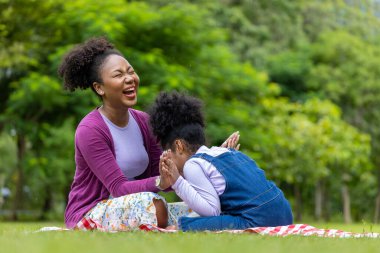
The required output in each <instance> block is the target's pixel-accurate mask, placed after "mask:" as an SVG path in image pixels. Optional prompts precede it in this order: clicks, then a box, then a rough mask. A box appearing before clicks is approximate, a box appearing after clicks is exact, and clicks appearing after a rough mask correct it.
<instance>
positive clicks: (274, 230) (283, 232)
mask: <svg viewBox="0 0 380 253" xmlns="http://www.w3.org/2000/svg"><path fill="white" fill-rule="evenodd" d="M139 229H140V230H143V231H153V232H162V233H176V232H178V230H168V229H162V228H159V227H156V226H153V225H141V226H140V227H139ZM52 230H69V229H63V228H58V227H45V228H42V229H40V230H38V231H37V232H42V231H52ZM76 230H84V231H90V230H98V231H104V232H117V231H106V230H104V229H103V228H102V227H101V226H100V225H99V224H97V223H96V222H94V221H93V220H91V219H82V220H81V221H80V222H79V223H78V225H77V228H76ZM212 233H234V234H242V233H252V234H259V235H267V236H279V237H284V236H289V235H301V236H318V237H336V238H362V237H366V238H380V233H371V232H369V233H352V232H346V231H342V230H338V229H320V228H316V227H313V226H310V225H307V224H293V225H288V226H278V227H256V228H248V229H244V230H222V231H212Z"/></svg>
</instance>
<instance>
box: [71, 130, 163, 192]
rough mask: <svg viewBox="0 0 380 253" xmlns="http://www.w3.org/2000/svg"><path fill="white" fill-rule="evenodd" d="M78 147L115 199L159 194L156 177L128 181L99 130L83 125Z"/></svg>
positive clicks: (77, 138)
mask: <svg viewBox="0 0 380 253" xmlns="http://www.w3.org/2000/svg"><path fill="white" fill-rule="evenodd" d="M75 138H76V146H77V149H78V151H79V152H80V155H81V156H82V157H83V159H84V160H85V162H86V163H87V165H88V167H89V168H90V170H91V171H92V172H93V173H94V174H95V176H96V177H97V178H98V179H99V180H100V181H101V182H102V184H103V185H104V186H105V187H106V188H107V190H108V191H109V192H110V194H111V195H112V196H113V197H119V196H123V195H126V194H131V193H137V192H144V191H150V192H157V191H158V189H157V187H156V186H155V177H151V178H147V179H142V180H136V181H128V180H127V178H126V177H125V176H124V175H123V173H122V172H121V170H120V168H119V166H118V165H117V162H116V159H115V157H114V155H113V153H112V150H111V147H110V145H109V143H107V140H106V137H105V136H104V134H103V133H101V132H100V131H99V130H98V129H96V128H94V127H89V126H85V125H81V126H79V127H78V129H77V132H76V135H75Z"/></svg>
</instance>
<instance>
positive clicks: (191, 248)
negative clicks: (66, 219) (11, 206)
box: [0, 222, 380, 253]
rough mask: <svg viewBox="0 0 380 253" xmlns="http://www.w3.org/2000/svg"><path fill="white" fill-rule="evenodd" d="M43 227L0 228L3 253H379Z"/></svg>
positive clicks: (239, 238) (353, 244)
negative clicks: (48, 230)
mask: <svg viewBox="0 0 380 253" xmlns="http://www.w3.org/2000/svg"><path fill="white" fill-rule="evenodd" d="M311 225H313V226H315V227H318V228H337V229H342V230H346V231H351V232H363V231H364V232H380V226H379V225H376V226H371V225H370V224H354V225H343V224H311ZM44 226H63V224H61V223H4V222H3V223H0V252H2V253H13V252H20V253H21V252H22V253H34V252H36V253H37V252H38V253H45V252H46V253H60V252H65V253H66V252H67V253H71V252H81V253H85V252H91V253H98V252H99V253H100V252H102V253H121V252H133V253H140V252H154V253H158V252H165V253H167V252H192V253H193V252H194V253H196V252H208V253H209V252H218V253H222V252H250V251H252V252H268V253H275V252H291V253H293V252H294V253H297V252H302V253H309V252H334V253H343V252H345V253H346V252H355V253H356V252H378V249H379V246H380V239H368V238H360V239H338V238H318V237H302V236H289V237H285V238H281V237H269V236H260V235H253V234H240V235H237V234H212V233H175V234H163V233H153V232H140V231H137V232H120V233H115V234H111V233H101V232H79V231H59V232H58V231H55V232H41V233H33V232H34V231H36V230H38V229H40V228H41V227H44Z"/></svg>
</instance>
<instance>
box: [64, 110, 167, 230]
mask: <svg viewBox="0 0 380 253" xmlns="http://www.w3.org/2000/svg"><path fill="white" fill-rule="evenodd" d="M129 110H130V112H131V114H132V116H133V117H134V118H135V120H136V121H137V124H138V125H139V127H140V130H141V133H142V136H143V140H144V146H145V148H146V151H147V153H148V156H149V164H148V167H147V168H146V170H145V172H144V173H143V174H142V175H140V176H139V177H138V178H137V179H139V180H136V181H128V180H127V178H126V177H125V176H124V175H123V173H122V172H121V170H120V168H119V166H118V165H117V163H116V159H115V148H114V143H113V140H112V136H111V132H110V130H109V129H108V127H107V125H106V123H105V122H104V120H103V118H102V116H101V115H100V113H99V111H98V110H97V109H95V110H93V111H92V112H90V113H89V114H87V115H86V116H85V117H84V118H83V119H82V121H81V122H80V123H79V125H78V127H77V129H76V133H75V163H76V170H75V176H74V181H73V183H72V185H71V191H70V194H69V199H68V204H67V207H66V211H65V223H66V226H67V227H68V228H73V227H74V226H75V225H76V224H77V223H78V222H79V221H80V220H81V219H82V218H83V216H84V215H85V214H86V213H87V212H88V211H89V210H90V209H91V208H93V207H94V206H95V205H96V204H97V203H99V201H101V200H104V199H107V198H108V197H109V196H110V195H112V196H113V197H120V196H123V195H126V194H131V193H136V192H158V191H159V189H158V188H157V187H156V186H155V176H157V175H159V170H158V164H159V159H160V155H161V153H162V151H161V148H160V146H159V145H158V142H157V139H156V138H155V137H154V136H153V135H152V134H151V132H150V130H149V126H148V114H146V113H144V112H141V111H137V110H133V109H129Z"/></svg>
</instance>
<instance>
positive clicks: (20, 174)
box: [11, 134, 26, 220]
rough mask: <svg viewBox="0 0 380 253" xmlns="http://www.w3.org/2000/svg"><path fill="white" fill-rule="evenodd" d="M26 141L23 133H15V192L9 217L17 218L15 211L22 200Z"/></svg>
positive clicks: (18, 208)
mask: <svg viewBox="0 0 380 253" xmlns="http://www.w3.org/2000/svg"><path fill="white" fill-rule="evenodd" d="M25 150H26V141H25V136H24V135H23V134H18V135H17V167H16V194H15V197H14V199H13V206H12V214H11V219H12V220H17V219H18V217H17V211H18V210H20V209H21V206H22V201H23V186H24V170H23V161H24V157H25Z"/></svg>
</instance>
